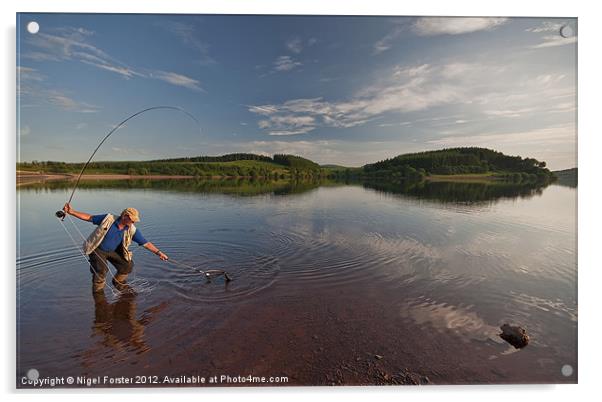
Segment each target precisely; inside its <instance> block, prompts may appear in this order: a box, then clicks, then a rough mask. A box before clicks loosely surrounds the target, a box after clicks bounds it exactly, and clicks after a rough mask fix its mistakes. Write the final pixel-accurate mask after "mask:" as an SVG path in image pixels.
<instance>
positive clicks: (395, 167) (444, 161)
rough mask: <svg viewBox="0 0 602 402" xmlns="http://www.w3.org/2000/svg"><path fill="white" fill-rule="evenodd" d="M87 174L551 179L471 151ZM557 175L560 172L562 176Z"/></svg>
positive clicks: (112, 165) (531, 167) (25, 168)
mask: <svg viewBox="0 0 602 402" xmlns="http://www.w3.org/2000/svg"><path fill="white" fill-rule="evenodd" d="M83 166H84V164H83V163H65V162H53V161H46V162H38V161H32V162H21V163H17V170H18V171H20V172H22V173H21V174H23V173H27V172H29V173H34V172H35V173H39V174H47V173H59V174H73V175H77V174H78V173H79V172H80V171H81V169H82V167H83ZM86 173H87V174H125V175H130V176H149V175H167V176H180V175H182V176H194V177H251V178H255V177H261V178H270V179H274V178H278V179H282V178H295V179H297V178H316V177H329V178H336V179H344V180H350V179H360V180H372V179H377V180H392V181H396V180H399V179H404V180H407V179H410V180H422V179H424V178H425V177H427V176H429V177H430V179H431V180H435V179H438V178H437V176H439V177H441V176H450V177H449V179H454V180H463V179H466V177H467V176H469V175H471V176H475V175H476V176H480V175H482V180H489V179H491V178H495V179H503V180H507V181H512V182H531V181H550V180H552V179H554V175H553V174H552V172H550V171H549V170H548V169H547V168H546V163H545V162H540V161H538V160H536V159H533V158H522V157H520V156H508V155H504V154H503V153H501V152H497V151H494V150H491V149H486V148H475V147H472V148H449V149H443V150H438V151H427V152H419V153H410V154H403V155H399V156H396V157H394V158H391V159H386V160H383V161H380V162H376V163H371V164H367V165H364V166H363V167H361V168H347V167H344V166H338V165H332V164H331V165H323V166H320V165H319V164H317V163H316V162H314V161H311V160H309V159H306V158H303V157H301V156H297V155H288V154H276V155H274V156H273V157H270V156H266V155H257V154H250V153H232V154H226V155H221V156H195V157H184V158H171V159H160V160H151V161H104V162H103V161H100V162H92V163H90V164H89V165H88V168H87V169H86ZM567 174H568V173H567ZM454 175H455V176H454ZM561 175H564V173H562V172H561ZM463 177H464V178H463ZM563 177H564V176H563ZM479 178H480V177H479ZM446 179H447V177H446ZM472 179H474V177H472ZM480 179H481V178H480ZM575 183H576V169H575Z"/></svg>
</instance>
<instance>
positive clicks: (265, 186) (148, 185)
mask: <svg viewBox="0 0 602 402" xmlns="http://www.w3.org/2000/svg"><path fill="white" fill-rule="evenodd" d="M74 184H75V183H74V182H73V181H67V180H55V181H47V182H41V183H40V182H39V183H31V184H28V185H24V186H22V187H20V188H19V191H37V192H45V191H52V190H63V189H72V188H73V185H74ZM340 184H341V183H336V182H334V181H329V180H253V179H222V180H198V179H165V180H163V179H161V180H149V179H146V180H144V179H136V180H83V181H81V182H80V183H79V187H78V188H79V189H153V190H165V191H171V192H187V193H218V194H229V195H235V196H253V195H261V194H275V195H287V194H300V193H304V192H307V191H311V190H313V189H316V188H318V187H320V186H332V185H340Z"/></svg>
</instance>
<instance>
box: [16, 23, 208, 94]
mask: <svg viewBox="0 0 602 402" xmlns="http://www.w3.org/2000/svg"><path fill="white" fill-rule="evenodd" d="M166 26H167V27H169V28H168V29H171V30H172V31H173V32H176V33H178V35H179V36H180V37H182V38H188V39H187V40H188V41H189V43H191V44H192V45H193V46H195V47H196V48H197V49H198V50H199V51H204V50H203V49H205V48H204V45H202V43H201V42H199V41H198V40H196V39H195V38H194V36H193V35H192V33H191V31H189V30H187V28H186V27H187V26H186V25H184V24H179V25H178V24H177V23H176V24H175V25H170V24H167V25H166ZM93 35H94V32H92V31H89V30H86V29H84V28H71V27H65V28H56V29H54V30H52V31H50V33H38V34H36V35H32V36H31V37H30V38H29V39H28V43H29V44H30V45H31V46H32V47H33V48H36V49H37V51H35V52H29V53H25V54H24V55H23V57H24V58H27V59H32V60H36V61H41V60H48V61H75V62H79V63H83V64H86V65H89V66H92V67H95V68H98V69H100V70H103V71H109V72H111V73H115V74H117V75H119V76H121V77H123V78H125V79H130V78H134V77H139V78H154V79H159V80H162V81H165V82H168V83H170V84H172V85H176V86H180V87H184V88H188V89H192V90H195V91H202V90H203V89H202V88H201V87H200V85H199V84H200V83H199V81H198V80H196V79H194V78H191V77H187V76H185V75H182V74H178V73H175V72H168V71H161V70H151V69H143V68H133V67H130V66H128V65H127V64H125V63H123V62H121V61H119V60H117V59H116V58H114V57H112V56H111V55H109V54H108V53H107V52H106V51H104V50H102V49H100V48H99V47H97V46H95V45H93V44H92V43H91V41H90V38H91V37H92V36H93ZM201 53H202V52H201ZM205 61H207V60H205ZM26 73H27V72H26ZM29 73H30V74H31V72H29ZM64 103H65V104H67V103H68V102H64Z"/></svg>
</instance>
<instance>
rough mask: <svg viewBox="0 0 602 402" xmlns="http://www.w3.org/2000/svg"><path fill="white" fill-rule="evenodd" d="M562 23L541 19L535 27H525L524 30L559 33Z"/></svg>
mask: <svg viewBox="0 0 602 402" xmlns="http://www.w3.org/2000/svg"><path fill="white" fill-rule="evenodd" d="M562 25H563V24H562V23H559V22H551V21H543V22H542V23H541V24H539V25H538V26H536V27H532V28H527V29H525V31H527V32H535V33H539V32H556V33H560V28H562Z"/></svg>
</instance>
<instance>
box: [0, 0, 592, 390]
mask: <svg viewBox="0 0 602 402" xmlns="http://www.w3.org/2000/svg"><path fill="white" fill-rule="evenodd" d="M391 3H393V2H391V1H385V0H370V1H365V0H362V1H358V0H350V1H345V2H342V1H341V2H336V1H327V0H302V1H297V0H295V1H292V0H291V1H283V0H279V1H278V0H272V1H262V0H255V1H250V0H229V1H222V2H219V1H195V2H192V1H190V0H188V1H186V0H165V1H162V2H158V1H155V2H151V1H144V2H138V1H135V0H130V1H129V2H126V1H124V0H102V1H99V0H97V1H80V2H73V1H69V0H52V1H44V0H20V1H16V0H9V1H3V2H1V3H0V7H1V11H2V13H0V18H1V20H2V28H3V30H2V32H3V42H2V44H3V46H4V47H5V49H4V51H3V53H2V56H3V57H2V59H4V60H5V61H4V62H2V63H1V64H2V70H3V75H2V76H3V78H4V86H3V87H4V88H5V90H4V94H3V96H2V97H1V102H2V105H1V107H0V110H1V113H2V117H3V118H2V121H3V122H5V125H4V128H5V130H4V133H3V137H2V138H3V139H4V144H3V147H2V150H3V151H4V158H3V162H2V163H1V166H2V172H1V173H0V177H1V178H2V184H3V187H4V190H5V191H4V193H3V194H4V197H2V202H3V206H4V208H3V211H4V212H5V214H6V218H7V220H8V222H9V224H5V225H4V226H5V230H2V231H0V236H2V237H1V238H0V244H1V245H2V249H1V252H2V255H3V256H4V257H5V260H4V261H5V264H4V266H3V267H2V268H3V269H2V271H3V275H4V276H3V283H4V286H5V288H4V293H3V298H4V301H5V308H4V309H3V312H4V313H5V322H4V325H3V326H2V327H3V330H2V331H1V333H2V346H3V350H4V352H5V354H4V357H5V358H4V359H3V362H2V363H1V364H0V367H1V370H2V371H1V373H0V379H1V381H2V388H1V389H2V391H3V392H4V393H5V395H4V396H5V398H6V399H8V400H13V399H17V398H18V397H26V398H28V399H29V398H35V399H38V398H44V400H60V401H63V400H73V399H81V397H82V395H81V394H82V392H77V391H74V392H63V391H59V392H52V391H45V392H15V391H14V384H15V382H14V379H15V364H14V363H15V353H14V345H15V287H14V284H15V282H14V281H15V273H14V262H15V220H14V219H13V216H14V211H15V177H14V169H15V160H16V157H15V154H16V152H15V146H16V144H15V132H16V131H15V130H16V127H15V96H14V94H15V20H16V16H15V13H16V12H17V11H20V12H27V11H29V12H120V13H136V12H144V13H209V14H220V13H226V14H339V15H340V14H345V15H387V14H388V15H491V16H550V17H554V16H558V17H578V18H579V45H578V46H579V59H578V62H579V84H580V85H579V133H580V135H579V171H580V177H579V181H580V186H579V229H580V230H579V385H559V386H441V387H430V388H415V387H409V388H407V387H406V388H398V387H396V388H388V387H370V388H364V387H362V388H359V387H345V388H336V389H329V388H317V387H305V388H294V389H291V388H289V389H273V388H271V389H245V388H241V389H219V390H218V389H214V390H207V389H183V390H147V391H135V390H122V391H102V390H90V391H85V395H86V396H85V397H86V399H90V400H101V399H103V400H104V399H106V398H107V397H108V398H114V397H115V396H117V395H115V394H116V393H118V394H127V395H128V396H127V397H128V398H133V399H136V400H141V399H144V400H145V401H150V400H164V399H165V397H167V396H169V395H177V397H178V398H182V399H190V400H198V399H199V398H211V400H212V402H213V401H215V400H223V399H225V398H232V397H233V398H237V399H241V398H244V399H245V400H247V399H250V400H261V401H264V400H266V399H267V400H278V401H280V400H281V399H282V398H283V397H284V398H287V399H292V400H305V399H307V398H312V399H314V398H319V399H325V398H332V397H343V398H345V399H351V400H363V399H365V398H370V397H378V398H379V399H381V398H385V399H393V398H395V399H397V400H399V399H400V398H411V399H412V400H430V399H434V398H437V399H439V398H446V399H447V398H451V400H462V401H469V400H475V401H477V400H478V401H481V400H484V399H487V400H488V401H497V400H503V401H505V402H507V401H508V400H509V399H511V398H515V397H520V398H525V397H526V398H529V399H533V398H537V399H539V397H543V398H545V399H546V401H550V400H551V401H554V400H556V401H563V402H565V401H567V400H572V399H590V398H591V399H593V398H596V397H595V395H596V391H597V388H596V385H597V382H599V381H600V380H599V379H598V370H597V368H598V367H597V364H596V363H597V362H598V361H600V360H599V359H598V357H599V356H600V352H599V350H600V347H599V345H598V343H599V342H596V341H597V338H598V337H599V336H600V335H599V334H600V333H601V332H600V331H599V329H600V325H599V324H598V322H599V321H600V319H601V316H602V315H601V314H600V310H599V309H600V300H599V298H597V297H596V294H597V293H599V292H600V290H599V289H598V288H599V286H600V284H601V283H602V282H601V281H600V270H601V269H602V267H600V264H599V263H598V261H597V255H596V253H595V250H596V246H597V243H598V238H599V237H600V236H599V235H598V233H599V228H600V223H601V222H600V219H599V214H598V212H597V211H598V210H599V207H598V204H600V202H599V200H600V198H599V197H598V196H599V195H600V191H599V190H597V188H594V186H592V185H590V184H589V183H595V180H596V178H597V177H596V173H597V170H599V165H598V164H596V162H599V161H597V160H596V156H598V154H600V150H601V149H602V148H601V147H600V140H599V136H600V135H602V132H601V131H602V130H601V127H600V124H597V125H596V124H594V122H595V123H598V121H597V120H599V116H600V115H601V113H600V112H599V111H598V110H597V108H598V107H599V105H600V102H599V101H598V98H599V94H600V89H601V88H600V80H599V78H598V77H599V74H600V71H602V68H601V67H602V66H601V65H600V56H599V55H598V53H599V52H598V51H597V49H599V48H600V42H599V41H598V39H599V38H601V37H602V35H600V30H601V29H602V27H601V24H600V23H599V22H598V19H599V18H600V14H599V13H598V12H596V11H597V10H596V9H595V8H594V7H593V6H592V5H590V4H595V2H587V3H586V2H585V1H584V2H578V1H563V2H559V1H555V2H552V1H549V0H548V1H542V2H527V1H524V0H519V1H516V0H506V1H501V0H499V1H498V2H496V3H495V4H487V5H485V3H492V2H483V1H479V2H477V1H468V0H455V1H440V2H435V1H427V0H420V1H415V2H398V3H396V4H391ZM596 118H597V119H596ZM598 188H599V187H598Z"/></svg>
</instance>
